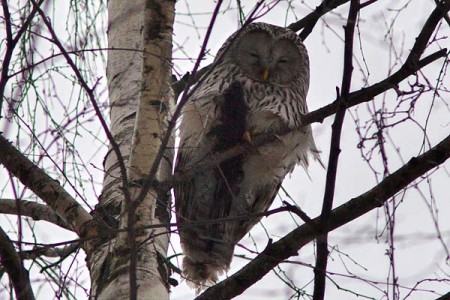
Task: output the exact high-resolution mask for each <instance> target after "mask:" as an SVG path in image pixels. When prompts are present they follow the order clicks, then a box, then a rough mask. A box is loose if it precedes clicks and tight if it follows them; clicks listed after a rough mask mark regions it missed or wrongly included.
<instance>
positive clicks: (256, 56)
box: [248, 52, 259, 58]
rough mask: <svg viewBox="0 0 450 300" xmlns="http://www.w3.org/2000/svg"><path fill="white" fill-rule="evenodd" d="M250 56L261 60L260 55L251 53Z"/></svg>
mask: <svg viewBox="0 0 450 300" xmlns="http://www.w3.org/2000/svg"><path fill="white" fill-rule="evenodd" d="M248 54H250V56H251V57H254V58H259V55H258V53H256V52H249V53H248Z"/></svg>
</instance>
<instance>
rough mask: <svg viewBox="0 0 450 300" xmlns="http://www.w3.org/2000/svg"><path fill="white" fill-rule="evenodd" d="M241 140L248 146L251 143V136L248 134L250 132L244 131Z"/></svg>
mask: <svg viewBox="0 0 450 300" xmlns="http://www.w3.org/2000/svg"><path fill="white" fill-rule="evenodd" d="M242 140H244V141H246V142H248V143H250V144H251V143H252V136H251V134H250V131H248V130H246V131H245V132H244V134H243V135H242Z"/></svg>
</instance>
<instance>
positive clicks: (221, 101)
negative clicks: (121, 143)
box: [175, 23, 320, 293]
mask: <svg viewBox="0 0 450 300" xmlns="http://www.w3.org/2000/svg"><path fill="white" fill-rule="evenodd" d="M308 86H309V59H308V54H307V51H306V48H305V46H304V45H303V43H302V41H301V39H300V38H299V37H298V36H297V35H296V34H295V32H293V31H291V30H289V29H287V28H283V27H278V26H274V25H270V24H266V23H252V24H249V25H248V26H246V27H244V28H242V29H241V30H239V31H237V32H236V33H234V34H233V35H232V36H230V37H229V38H228V39H227V40H226V41H225V43H224V44H223V46H222V47H221V48H220V50H219V52H218V54H217V56H216V60H215V62H214V68H213V69H212V71H211V72H210V73H209V74H207V75H205V77H204V78H202V79H201V80H200V81H199V83H198V86H196V89H195V91H194V92H193V94H192V96H191V97H190V99H189V100H188V102H187V103H186V105H185V106H184V107H183V111H182V120H181V122H180V126H179V136H180V144H179V150H178V154H177V161H176V165H175V172H182V171H183V170H185V169H192V168H195V166H196V165H197V164H198V163H200V162H202V161H205V160H207V159H211V158H212V157H213V156H212V154H214V153H216V152H219V151H221V150H224V149H227V148H229V147H232V146H233V145H236V144H237V143H242V142H245V140H249V137H250V139H251V137H252V136H256V135H260V134H264V133H269V132H270V133H275V134H276V133H277V132H287V131H289V133H288V134H287V135H283V136H280V137H279V139H278V140H277V141H276V142H274V143H271V144H267V145H264V146H261V147H259V148H258V149H257V150H256V151H252V153H247V154H243V155H240V156H237V157H233V158H231V159H229V160H226V161H223V162H220V163H218V164H216V165H215V166H214V167H211V168H208V169H205V170H201V171H200V172H197V175H195V176H193V177H192V178H190V179H189V180H188V181H186V182H184V183H182V184H180V185H178V186H177V187H175V209H176V218H177V224H178V225H179V226H178V229H179V234H180V240H181V246H182V249H183V254H184V258H183V276H184V278H185V279H186V280H187V282H188V284H189V285H190V286H192V287H194V288H195V289H196V291H197V293H198V292H200V291H201V290H202V289H204V288H206V287H208V286H210V285H211V284H213V283H215V282H216V281H217V280H218V276H219V275H221V274H223V273H224V272H226V271H227V270H228V269H229V266H230V263H231V260H232V256H233V252H234V248H235V246H236V244H237V243H238V242H239V240H241V239H242V238H243V237H244V236H245V235H246V234H247V233H248V232H249V231H250V229H251V228H252V227H253V226H254V225H255V224H256V223H257V222H258V221H259V220H260V218H255V217H245V216H249V215H251V214H256V213H263V212H265V211H267V210H268V209H269V207H270V205H271V204H272V202H273V200H274V198H275V196H276V195H277V192H278V190H279V188H280V186H281V184H282V182H283V179H284V177H285V176H286V175H287V174H288V173H290V172H292V170H293V168H294V166H295V165H298V164H299V165H302V166H303V167H304V168H306V167H307V166H308V157H309V156H310V155H311V156H312V157H314V158H315V159H317V160H319V161H320V159H319V152H318V150H317V148H316V145H315V143H314V139H313V135H312V132H311V127H310V126H302V123H301V115H302V114H306V113H307V112H308V108H307V106H306V94H307V92H308Z"/></svg>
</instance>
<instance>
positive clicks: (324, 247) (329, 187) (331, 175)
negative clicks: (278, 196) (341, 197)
mask: <svg viewBox="0 0 450 300" xmlns="http://www.w3.org/2000/svg"><path fill="white" fill-rule="evenodd" d="M359 9H360V5H359V0H351V2H350V9H349V13H348V18H347V25H346V26H345V45H344V72H343V77H342V86H341V92H342V96H343V97H345V96H347V95H348V94H349V93H350V85H351V82H352V74H353V35H354V32H355V26H356V18H357V17H358V12H359ZM345 110H346V108H345V103H343V100H342V98H341V100H340V101H339V103H338V107H337V112H336V116H335V119H334V122H333V125H332V132H331V143H330V156H329V159H328V168H327V176H326V182H325V193H324V196H323V205H322V213H321V218H322V219H323V222H327V221H328V216H329V215H330V212H331V209H332V208H333V200H334V191H335V186H336V173H337V167H338V161H339V154H340V153H341V149H340V142H341V132H342V124H343V123H344V117H345ZM327 264H328V235H327V234H323V235H321V236H319V238H318V239H317V257H316V265H315V268H314V275H315V276H314V294H313V300H323V299H324V297H325V286H326V270H327Z"/></svg>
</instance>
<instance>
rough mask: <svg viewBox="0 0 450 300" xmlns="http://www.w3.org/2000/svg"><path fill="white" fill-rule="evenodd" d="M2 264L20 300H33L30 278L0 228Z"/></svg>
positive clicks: (0, 261) (0, 256)
mask: <svg viewBox="0 0 450 300" xmlns="http://www.w3.org/2000/svg"><path fill="white" fill-rule="evenodd" d="M0 263H1V265H2V266H3V267H4V268H5V269H6V272H8V275H9V278H10V279H11V282H12V284H13V287H14V292H15V294H16V297H17V299H19V300H33V299H34V294H33V290H32V289H31V283H30V276H29V274H28V271H27V270H26V269H25V268H24V266H23V264H22V260H21V259H20V257H19V254H18V253H17V251H16V249H15V248H14V245H13V243H12V242H11V240H10V239H9V237H8V235H7V234H6V232H5V231H3V229H2V228H1V227H0Z"/></svg>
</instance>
